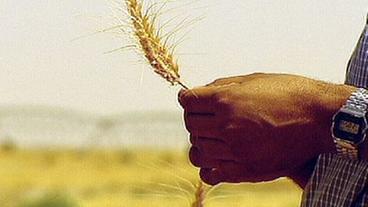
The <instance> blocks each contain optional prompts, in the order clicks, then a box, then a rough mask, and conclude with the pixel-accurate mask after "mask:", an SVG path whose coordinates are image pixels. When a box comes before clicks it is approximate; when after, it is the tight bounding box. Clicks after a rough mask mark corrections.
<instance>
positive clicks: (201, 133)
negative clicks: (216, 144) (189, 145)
mask: <svg viewBox="0 0 368 207" xmlns="http://www.w3.org/2000/svg"><path fill="white" fill-rule="evenodd" d="M221 135H222V132H221V131H220V129H219V128H213V129H204V130H193V132H191V133H190V136H191V137H206V138H211V139H218V140H221V141H224V142H225V139H224V138H223V137H222V136H221Z"/></svg>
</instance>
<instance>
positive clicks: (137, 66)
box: [0, 0, 368, 114]
mask: <svg viewBox="0 0 368 207" xmlns="http://www.w3.org/2000/svg"><path fill="white" fill-rule="evenodd" d="M177 3H179V4H181V6H180V7H176V9H172V10H168V12H167V14H165V15H166V16H164V17H162V18H170V17H171V18H174V19H176V20H180V18H183V19H184V18H185V17H190V18H196V17H203V18H202V20H201V21H198V22H196V23H195V24H191V25H188V28H184V30H185V29H186V30H188V31H190V32H189V33H187V35H186V39H185V41H184V42H182V43H181V44H180V45H179V49H178V57H179V62H180V65H181V74H182V78H183V79H184V81H185V82H187V83H188V84H189V85H190V86H199V85H203V84H206V83H208V82H210V81H213V80H214V79H216V78H220V77H225V76H234V75H242V74H249V73H253V72H282V73H292V74H299V75H304V76H308V77H312V78H316V79H321V80H326V81H330V82H336V83H341V82H343V80H344V72H345V67H346V63H347V61H348V58H349V56H350V54H351V52H352V50H353V49H354V46H355V44H356V42H357V40H358V38H359V35H360V33H361V31H362V29H363V27H364V24H365V20H366V14H367V11H368V3H367V1H366V0H354V1H346V0H335V1H331V0H328V1H327V0H298V1H295V0H282V1H281V0H246V1H244V0H234V1H226V0H195V1H193V0H190V1H189V0H178V2H177ZM187 3H190V4H187ZM173 4H175V3H173ZM184 4H185V5H186V6H183V5H184ZM112 5H113V3H112V0H63V1H45V0H17V1H14V0H1V1H0V25H1V29H0V30H1V32H0V106H2V105H5V106H8V105H42V106H56V107H62V108H69V109H76V110H81V111H86V112H91V113H98V114H115V113H121V112H124V111H136V110H142V111H149V110H173V111H178V110H180V107H179V106H178V103H177V95H176V94H177V92H178V90H179V89H180V87H171V86H169V85H168V84H167V83H166V82H165V81H163V80H162V79H161V78H159V77H158V76H157V75H155V74H153V73H152V71H150V68H149V67H148V66H147V65H146V64H144V61H142V59H141V58H140V57H139V56H138V54H136V53H134V52H132V51H129V50H123V51H118V52H113V53H108V54H106V52H108V51H111V50H113V49H116V48H119V47H121V46H124V45H126V44H128V42H126V40H124V37H122V35H123V34H116V33H113V32H106V33H103V34H96V35H88V34H92V33H94V32H95V31H98V30H101V29H104V28H108V27H109V26H111V25H114V19H113V17H114V15H115V16H116V15H117V16H119V13H116V9H117V7H118V6H116V5H115V6H112ZM170 6H172V5H171V4H169V7H170ZM173 7H175V5H174V6H173ZM111 8H112V10H111ZM121 18H123V14H122V16H121ZM81 36H85V37H83V38H78V37H81Z"/></svg>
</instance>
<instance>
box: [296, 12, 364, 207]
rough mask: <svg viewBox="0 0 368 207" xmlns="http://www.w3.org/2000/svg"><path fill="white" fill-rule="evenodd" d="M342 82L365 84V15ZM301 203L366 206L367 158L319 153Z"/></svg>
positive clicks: (306, 206)
mask: <svg viewBox="0 0 368 207" xmlns="http://www.w3.org/2000/svg"><path fill="white" fill-rule="evenodd" d="M345 84H349V85H353V86H356V87H363V88H368V17H367V24H366V26H365V28H364V30H363V33H362V35H361V36H360V39H359V41H358V44H357V46H356V48H355V50H354V52H353V54H352V57H351V58H350V60H349V63H348V67H347V71H346V80H345ZM301 206H302V207H364V206H366V207H367V206H368V162H366V161H354V160H349V159H346V158H341V157H340V156H338V155H336V154H322V155H320V156H319V158H318V160H317V163H316V167H315V169H314V171H313V174H312V176H311V178H310V180H309V182H308V184H307V186H306V187H305V189H304V193H303V198H302V204H301Z"/></svg>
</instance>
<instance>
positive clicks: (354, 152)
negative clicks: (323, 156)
mask: <svg viewBox="0 0 368 207" xmlns="http://www.w3.org/2000/svg"><path fill="white" fill-rule="evenodd" d="M343 108H346V109H349V110H352V111H358V112H360V113H364V114H367V109H368V90H366V89H364V88H359V89H358V90H357V91H355V92H353V93H352V94H351V96H350V97H349V99H348V100H347V101H346V104H345V105H344V106H343ZM334 142H335V145H336V150H337V153H338V154H339V155H341V156H343V157H347V158H349V159H353V160H357V159H359V146H358V145H356V144H354V143H351V142H348V141H345V140H342V139H335V140H334Z"/></svg>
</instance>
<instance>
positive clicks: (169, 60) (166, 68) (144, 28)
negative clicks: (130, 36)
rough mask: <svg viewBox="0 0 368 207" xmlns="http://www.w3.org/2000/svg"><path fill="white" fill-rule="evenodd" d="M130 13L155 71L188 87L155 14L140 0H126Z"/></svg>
mask: <svg viewBox="0 0 368 207" xmlns="http://www.w3.org/2000/svg"><path fill="white" fill-rule="evenodd" d="M125 1H126V6H127V10H128V15H129V17H130V21H131V24H132V27H133V28H132V29H133V33H134V35H135V37H136V38H137V40H138V43H139V47H140V48H141V49H142V52H143V54H144V56H145V58H146V59H147V61H148V63H149V64H150V65H151V66H152V68H153V69H154V72H155V73H157V74H159V75H160V76H161V77H163V78H164V79H166V80H167V81H168V82H170V83H171V84H172V85H175V84H179V85H181V86H182V87H184V88H186V89H188V87H187V86H186V85H185V84H183V83H182V81H181V80H180V75H179V65H178V63H177V60H176V59H175V58H174V55H173V51H171V50H169V49H168V48H169V47H168V45H167V44H168V43H167V41H165V40H164V39H162V37H161V36H160V33H159V31H158V30H157V29H156V26H155V16H152V15H150V13H149V12H148V11H146V10H144V8H143V4H142V2H141V1H139V0H125Z"/></svg>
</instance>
